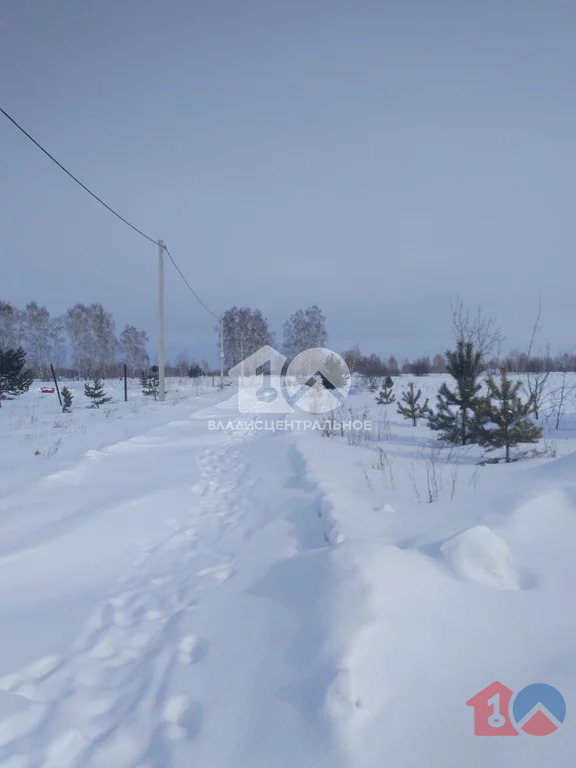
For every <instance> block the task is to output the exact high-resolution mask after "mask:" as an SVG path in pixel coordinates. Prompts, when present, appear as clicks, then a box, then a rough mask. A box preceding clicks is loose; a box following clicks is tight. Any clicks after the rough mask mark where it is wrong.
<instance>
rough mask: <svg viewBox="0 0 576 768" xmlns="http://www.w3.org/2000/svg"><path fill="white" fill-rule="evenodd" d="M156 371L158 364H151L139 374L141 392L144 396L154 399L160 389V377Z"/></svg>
mask: <svg viewBox="0 0 576 768" xmlns="http://www.w3.org/2000/svg"><path fill="white" fill-rule="evenodd" d="M158 372H159V368H158V366H157V365H153V366H152V367H151V368H150V370H149V371H142V373H141V375H140V384H141V386H142V394H143V395H145V396H146V397H153V398H154V400H157V399H158V393H159V391H160V378H159V375H158Z"/></svg>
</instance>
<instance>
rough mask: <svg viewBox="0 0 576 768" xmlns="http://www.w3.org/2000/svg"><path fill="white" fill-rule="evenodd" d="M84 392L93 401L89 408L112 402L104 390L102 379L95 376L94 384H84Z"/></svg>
mask: <svg viewBox="0 0 576 768" xmlns="http://www.w3.org/2000/svg"><path fill="white" fill-rule="evenodd" d="M84 394H85V395H86V397H87V398H88V399H89V400H90V401H91V402H90V405H89V406H88V407H89V408H100V406H101V405H105V404H106V403H109V402H111V400H112V398H111V397H107V396H106V393H105V392H104V384H103V383H102V380H101V379H98V378H95V379H94V380H93V381H92V384H84Z"/></svg>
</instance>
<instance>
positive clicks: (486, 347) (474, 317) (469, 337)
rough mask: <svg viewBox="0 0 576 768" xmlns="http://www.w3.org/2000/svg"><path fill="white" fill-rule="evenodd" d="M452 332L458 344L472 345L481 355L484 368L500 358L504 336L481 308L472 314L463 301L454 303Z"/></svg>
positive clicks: (493, 320)
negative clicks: (459, 342) (489, 362)
mask: <svg viewBox="0 0 576 768" xmlns="http://www.w3.org/2000/svg"><path fill="white" fill-rule="evenodd" d="M452 332H453V335H454V340H455V341H456V342H458V341H460V340H462V341H464V342H465V343H470V342H471V343H472V345H473V348H474V351H475V352H479V353H480V358H481V360H482V363H483V365H484V366H486V365H487V363H488V361H489V360H492V359H494V360H496V361H497V360H498V358H499V357H500V353H501V349H502V343H503V341H504V336H503V334H502V331H501V330H500V328H499V327H498V325H497V323H496V320H495V319H494V318H493V317H491V316H489V315H485V314H484V312H483V311H482V309H481V307H478V309H477V311H476V313H475V314H471V313H470V311H469V310H468V309H467V308H466V307H465V306H464V303H463V302H462V301H461V300H458V301H457V302H455V303H453V304H452Z"/></svg>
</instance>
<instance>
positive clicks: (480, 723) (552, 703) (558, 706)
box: [466, 681, 566, 736]
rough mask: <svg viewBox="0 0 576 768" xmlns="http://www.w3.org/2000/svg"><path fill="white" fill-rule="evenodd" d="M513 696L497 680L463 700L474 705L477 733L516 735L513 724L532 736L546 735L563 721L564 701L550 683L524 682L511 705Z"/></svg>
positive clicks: (484, 734) (485, 734) (481, 734)
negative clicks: (524, 684)
mask: <svg viewBox="0 0 576 768" xmlns="http://www.w3.org/2000/svg"><path fill="white" fill-rule="evenodd" d="M513 696H514V692H513V691H511V690H510V688H507V687H506V686H505V685H503V684H502V683H499V682H497V681H496V682H494V683H492V684H491V685H489V686H488V687H487V688H484V690H482V691H480V693H477V694H476V696H473V697H472V698H471V699H470V700H469V701H467V702H466V705H467V706H469V707H474V733H475V734H476V736H518V730H517V729H516V727H515V726H517V727H518V728H519V729H520V730H521V731H524V733H529V734H531V735H532V736H548V735H549V734H551V733H554V731H557V730H558V728H559V727H560V726H561V725H562V723H563V722H564V718H565V717H566V702H565V701H564V698H563V696H562V694H561V693H560V691H558V690H557V689H556V688H553V687H552V686H551V685H547V684H546V683H535V684H534V685H528V686H526V688H523V689H522V690H521V691H520V693H518V694H517V695H516V696H515V697H514V701H513V702H512V706H510V702H511V700H512V697H513Z"/></svg>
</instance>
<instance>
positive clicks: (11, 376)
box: [0, 347, 34, 405]
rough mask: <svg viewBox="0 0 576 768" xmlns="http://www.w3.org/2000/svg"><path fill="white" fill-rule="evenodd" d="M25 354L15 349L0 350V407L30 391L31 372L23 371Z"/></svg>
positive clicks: (32, 378) (20, 348) (20, 349)
mask: <svg viewBox="0 0 576 768" xmlns="http://www.w3.org/2000/svg"><path fill="white" fill-rule="evenodd" d="M25 365H26V352H24V350H23V349H22V347H18V348H17V349H4V350H3V349H0V405H1V404H2V400H11V399H12V398H13V397H17V396H18V395H22V394H23V393H24V392H27V391H28V390H29V389H30V385H31V384H32V382H33V381H34V377H33V376H32V372H31V371H27V370H24V366H25Z"/></svg>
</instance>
